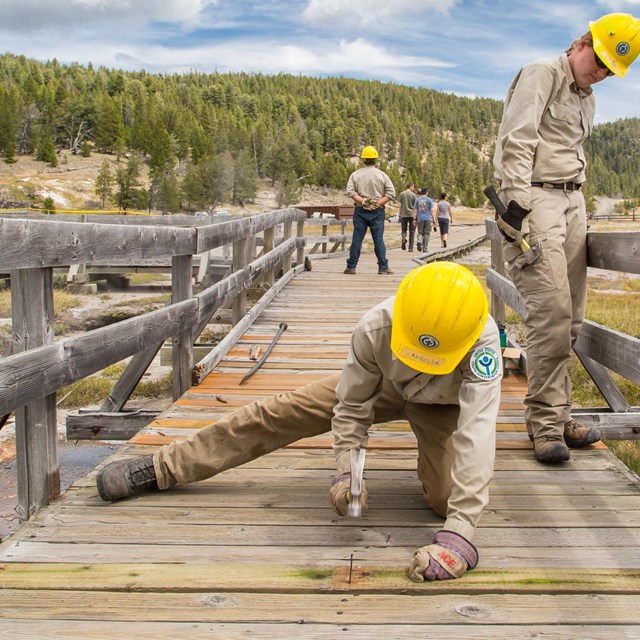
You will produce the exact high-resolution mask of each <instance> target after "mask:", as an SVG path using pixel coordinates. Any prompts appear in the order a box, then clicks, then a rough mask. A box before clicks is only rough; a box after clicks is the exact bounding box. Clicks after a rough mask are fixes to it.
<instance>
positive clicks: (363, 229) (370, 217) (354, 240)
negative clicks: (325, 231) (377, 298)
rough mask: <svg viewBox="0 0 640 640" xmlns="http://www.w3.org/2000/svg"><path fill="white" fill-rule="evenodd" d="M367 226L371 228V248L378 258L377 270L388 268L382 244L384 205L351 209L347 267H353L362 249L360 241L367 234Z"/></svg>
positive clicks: (385, 249) (356, 263)
mask: <svg viewBox="0 0 640 640" xmlns="http://www.w3.org/2000/svg"><path fill="white" fill-rule="evenodd" d="M367 228H369V229H371V237H372V238H373V250H374V251H375V254H376V258H378V272H380V271H387V270H388V269H389V261H388V260H387V248H386V247H385V244H384V238H383V234H384V207H379V208H378V209H374V210H373V211H367V210H366V209H363V208H362V207H356V208H355V209H354V211H353V235H352V236H351V248H350V249H349V259H348V260H347V267H348V268H349V269H355V268H356V266H357V265H358V260H359V259H360V252H361V251H362V241H363V240H364V237H365V235H367Z"/></svg>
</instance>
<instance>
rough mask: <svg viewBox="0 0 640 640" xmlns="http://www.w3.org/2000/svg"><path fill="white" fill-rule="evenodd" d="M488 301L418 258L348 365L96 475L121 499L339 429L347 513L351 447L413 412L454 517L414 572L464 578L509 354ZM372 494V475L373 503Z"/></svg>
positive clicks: (367, 321) (467, 276)
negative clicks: (381, 425) (420, 263)
mask: <svg viewBox="0 0 640 640" xmlns="http://www.w3.org/2000/svg"><path fill="white" fill-rule="evenodd" d="M488 307H489V305H488V302H487V297H486V295H485V293H484V290H483V289H482V285H481V284H480V282H479V280H478V279H477V278H476V277H475V276H474V275H473V273H471V271H469V270H468V269H467V268H466V267H463V266H462V265H458V264H455V263H453V262H434V263H432V264H427V265H423V266H421V267H417V268H416V269H413V270H412V271H410V272H409V273H408V274H407V275H406V276H405V278H404V279H403V281H402V283H401V284H400V287H399V288H398V291H397V293H396V295H395V296H392V297H390V298H387V300H385V301H384V302H381V303H380V304H378V305H376V306H375V307H373V308H372V309H370V310H369V311H368V312H367V313H365V315H364V316H363V317H362V318H361V319H360V322H359V323H358V324H357V325H356V327H355V329H354V331H353V335H352V338H351V348H350V350H349V354H348V355H347V359H346V361H345V364H344V367H343V370H342V372H341V373H336V374H333V375H329V376H326V377H324V378H321V379H320V380H316V381H314V382H311V383H310V384H308V385H306V386H304V387H301V388H299V389H296V390H293V391H287V392H285V393H279V394H277V395H274V396H271V397H267V398H264V399H262V400H258V401H257V402H252V403H250V404H247V405H246V406H244V407H241V408H239V409H237V410H236V411H234V412H233V413H229V414H226V415H224V416H222V417H221V418H220V419H219V420H218V421H217V422H215V423H212V424H210V425H207V426H206V427H204V428H202V429H200V430H199V431H198V432H197V433H195V434H194V435H192V436H191V437H190V438H188V439H187V440H184V441H182V442H173V443H172V444H169V445H167V446H164V447H161V448H160V449H159V450H158V451H157V452H156V453H155V454H153V455H146V456H143V457H138V458H134V459H126V460H119V461H116V462H112V463H110V464H107V465H106V466H105V467H104V468H103V469H102V470H101V471H100V472H99V473H98V476H97V479H96V484H97V488H98V493H99V494H100V497H101V498H102V499H103V500H106V501H115V500H120V499H122V498H127V497H129V496H133V495H135V494H138V493H140V492H142V491H145V490H149V489H151V490H155V491H157V490H165V489H170V488H171V487H173V486H175V485H186V484H189V483H191V482H197V481H199V480H205V479H206V478H210V477H212V476H215V475H217V474H219V473H221V472H222V471H225V470H227V469H231V468H233V467H237V466H239V465H241V464H244V463H246V462H249V461H250V460H255V459H256V458H258V457H260V456H262V455H265V454H267V453H269V452H271V451H275V450H276V449H279V448H280V447H283V446H285V445H287V444H290V443H292V442H295V441H296V440H299V439H300V438H306V437H311V436H316V435H319V434H322V433H325V432H327V431H329V429H331V431H332V433H333V436H334V444H333V449H334V453H335V456H336V477H335V478H334V480H333V482H332V483H331V486H330V489H329V501H330V504H331V506H332V507H333V509H334V510H335V511H336V512H337V513H338V514H339V515H345V514H346V512H347V508H348V504H349V502H350V500H351V497H350V496H351V494H350V491H349V488H350V479H351V475H350V474H351V468H350V462H349V460H350V451H351V450H361V449H364V448H366V446H367V444H368V430H369V428H370V427H371V426H372V425H373V424H374V423H381V422H386V421H389V420H407V421H408V422H409V425H410V426H411V429H412V430H413V432H414V433H415V435H416V439H417V442H418V456H417V474H418V480H419V482H420V483H421V485H422V489H423V492H424V496H425V499H426V502H427V504H428V506H429V507H430V508H431V509H433V511H434V512H435V513H436V514H437V515H439V516H441V517H442V518H444V521H443V522H442V526H441V527H440V528H439V529H438V530H437V531H436V532H435V534H434V536H433V538H432V542H431V544H427V545H426V546H423V547H421V548H419V549H418V550H417V551H416V552H415V553H414V554H413V558H412V560H411V562H410V565H409V577H410V578H411V579H412V580H415V581H418V582H421V581H423V580H450V579H452V578H459V577H461V576H462V575H463V574H464V573H465V572H466V571H467V570H468V569H473V568H475V566H476V565H477V563H478V550H477V549H476V547H475V546H474V545H473V543H472V539H473V536H474V533H475V530H476V527H477V525H478V522H479V520H480V516H481V515H482V512H483V511H484V509H485V507H486V506H487V503H488V500H489V482H490V480H491V478H492V475H493V463H494V459H495V438H496V421H497V417H498V409H499V407H500V384H501V378H502V365H501V357H500V337H499V334H498V328H497V326H496V323H495V322H494V320H493V319H492V318H491V316H490V315H489V311H488ZM209 490H211V491H213V490H215V489H209ZM175 499H176V500H179V499H180V498H179V494H178V493H176V498H175ZM366 502H367V488H366V483H364V482H363V487H362V508H363V510H364V509H365V508H366ZM136 504H139V505H141V507H142V510H144V507H143V506H142V505H143V504H144V503H141V502H139V503H133V504H132V505H131V507H132V509H135V506H136ZM300 517H301V518H304V514H302V515H301V516H300ZM330 518H331V516H329V515H327V520H328V521H329V519H330Z"/></svg>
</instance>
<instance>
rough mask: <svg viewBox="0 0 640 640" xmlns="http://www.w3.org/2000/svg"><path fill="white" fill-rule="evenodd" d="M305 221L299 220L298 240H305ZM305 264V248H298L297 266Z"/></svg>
mask: <svg viewBox="0 0 640 640" xmlns="http://www.w3.org/2000/svg"><path fill="white" fill-rule="evenodd" d="M304 222H305V221H304V219H302V220H298V224H297V236H298V238H304ZM303 262H304V247H298V251H297V252H296V264H297V265H298V264H302V263H303Z"/></svg>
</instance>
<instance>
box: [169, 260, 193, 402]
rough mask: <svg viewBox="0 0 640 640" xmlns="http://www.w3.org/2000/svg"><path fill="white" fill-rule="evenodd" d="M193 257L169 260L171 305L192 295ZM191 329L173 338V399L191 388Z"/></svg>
mask: <svg viewBox="0 0 640 640" xmlns="http://www.w3.org/2000/svg"><path fill="white" fill-rule="evenodd" d="M192 270H193V256H189V255H186V256H173V257H172V258H171V303H172V304H175V303H176V302H182V301H183V300H188V299H189V298H191V297H192V295H193V271H192ZM192 336H193V329H192V328H191V327H189V328H187V329H185V330H184V331H183V332H182V333H179V334H177V335H175V336H174V337H173V343H172V356H173V399H174V400H177V399H178V398H180V397H181V396H182V395H183V394H184V393H185V392H186V391H187V390H188V389H189V387H190V386H191V369H193V340H192Z"/></svg>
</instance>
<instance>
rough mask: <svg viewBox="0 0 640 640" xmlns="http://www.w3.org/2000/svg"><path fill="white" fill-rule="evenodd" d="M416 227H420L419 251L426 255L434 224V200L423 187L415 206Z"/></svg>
mask: <svg viewBox="0 0 640 640" xmlns="http://www.w3.org/2000/svg"><path fill="white" fill-rule="evenodd" d="M413 207H414V213H415V220H416V226H417V227H418V251H424V252H425V253H426V252H427V251H428V249H429V238H430V237H431V225H432V224H433V200H432V199H431V198H430V197H429V190H428V189H427V188H426V187H421V188H420V190H419V191H418V197H417V198H416V202H415V204H414V206H413Z"/></svg>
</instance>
